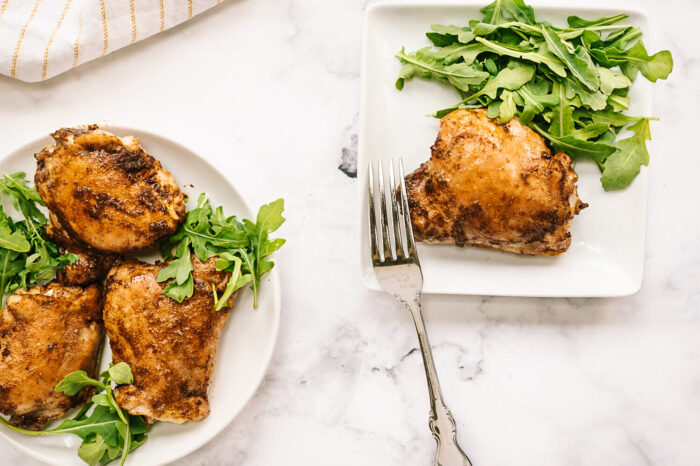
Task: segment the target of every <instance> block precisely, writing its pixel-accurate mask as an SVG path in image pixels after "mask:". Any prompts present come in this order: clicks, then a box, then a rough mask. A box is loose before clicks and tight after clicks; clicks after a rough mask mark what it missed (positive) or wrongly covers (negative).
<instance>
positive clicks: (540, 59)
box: [476, 37, 566, 77]
mask: <svg viewBox="0 0 700 466" xmlns="http://www.w3.org/2000/svg"><path fill="white" fill-rule="evenodd" d="M476 40H477V41H478V42H480V43H482V44H483V45H484V46H485V47H486V48H487V49H488V50H489V51H492V52H494V53H498V54H499V55H506V56H509V57H514V58H522V59H523V60H527V61H531V62H533V63H542V64H544V65H547V67H548V68H549V69H550V70H552V71H553V72H554V73H556V74H557V75H559V76H562V77H564V76H566V70H565V69H564V66H563V65H562V64H561V62H560V61H559V60H558V59H557V58H556V57H555V56H554V55H553V54H552V53H551V52H550V51H549V50H548V49H547V46H546V44H544V43H543V44H542V45H541V46H540V48H539V49H538V50H537V51H536V52H524V51H519V50H515V49H513V48H511V47H508V46H506V45H504V44H497V43H496V42H491V41H489V40H487V39H484V38H483V37H477V38H476Z"/></svg>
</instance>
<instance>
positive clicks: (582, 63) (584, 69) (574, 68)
mask: <svg viewBox="0 0 700 466" xmlns="http://www.w3.org/2000/svg"><path fill="white" fill-rule="evenodd" d="M542 35H543V36H544V39H545V41H547V47H549V50H550V51H551V52H552V53H553V54H554V55H555V56H556V57H557V58H559V59H560V60H561V61H562V62H563V63H564V64H565V65H566V66H567V67H568V68H569V70H570V71H571V74H573V75H574V76H575V77H576V78H577V79H578V80H579V81H580V82H581V84H583V85H584V86H586V87H587V88H588V89H589V90H591V91H596V90H598V88H599V86H600V79H599V78H598V76H597V75H596V72H595V69H593V68H592V67H591V63H590V62H589V61H587V60H586V59H585V58H584V57H586V56H587V55H588V53H587V52H586V51H585V50H584V49H583V48H581V49H579V51H578V52H576V53H572V52H571V51H570V50H569V49H568V48H567V47H566V44H565V43H564V41H563V40H562V39H561V38H560V37H559V36H558V35H557V34H556V33H555V32H554V30H553V29H552V27H551V26H548V25H546V24H543V25H542Z"/></svg>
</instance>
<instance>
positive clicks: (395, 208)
mask: <svg viewBox="0 0 700 466" xmlns="http://www.w3.org/2000/svg"><path fill="white" fill-rule="evenodd" d="M389 185H390V186H389V190H390V192H389V198H390V199H391V206H392V216H391V217H392V220H393V222H394V223H393V224H394V244H395V246H396V256H397V257H404V258H407V257H408V253H407V252H406V251H405V249H404V246H403V245H404V242H405V241H404V240H403V232H402V231H401V225H400V224H399V210H400V209H399V203H398V201H397V200H396V191H397V185H396V177H395V176H394V159H391V160H390V161H389Z"/></svg>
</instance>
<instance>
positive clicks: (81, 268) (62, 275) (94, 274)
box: [46, 213, 119, 286]
mask: <svg viewBox="0 0 700 466" xmlns="http://www.w3.org/2000/svg"><path fill="white" fill-rule="evenodd" d="M49 219H50V222H49V225H48V226H47V228H46V234H47V235H48V237H49V238H50V239H51V241H53V242H54V243H55V244H56V245H57V246H58V249H59V252H60V253H61V254H66V253H71V254H75V255H76V256H78V261H77V262H74V263H72V264H71V265H67V266H65V267H63V268H62V269H60V270H59V271H58V272H57V273H56V280H57V281H59V282H60V283H62V284H64V285H79V286H84V285H89V284H91V283H95V282H98V281H100V280H102V279H103V278H105V276H106V275H107V272H109V269H111V268H112V266H113V265H114V263H115V262H116V261H117V259H119V256H118V255H117V254H111V253H105V252H102V251H98V250H96V249H93V248H91V247H90V246H88V245H87V244H85V243H83V242H81V241H80V240H77V239H75V238H71V236H70V235H69V234H68V232H67V231H65V230H64V229H63V227H61V225H60V224H59V223H58V219H56V216H55V215H53V214H51V213H49Z"/></svg>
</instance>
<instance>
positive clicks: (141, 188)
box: [34, 125, 185, 253]
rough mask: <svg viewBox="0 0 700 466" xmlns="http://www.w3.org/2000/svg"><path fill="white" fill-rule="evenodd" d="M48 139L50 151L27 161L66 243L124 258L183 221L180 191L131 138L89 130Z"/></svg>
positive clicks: (64, 131) (65, 131)
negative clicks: (68, 240)
mask: <svg viewBox="0 0 700 466" xmlns="http://www.w3.org/2000/svg"><path fill="white" fill-rule="evenodd" d="M51 136H52V137H53V138H54V140H55V142H56V144H55V145H49V146H47V147H45V148H44V149H43V150H42V151H41V152H39V153H37V154H36V155H35V156H34V157H35V158H36V159H37V170H36V175H35V177H34V184H35V186H36V189H37V191H38V192H39V195H40V196H41V198H42V199H43V200H44V202H45V203H46V206H47V207H48V208H49V210H50V211H51V212H52V213H53V214H54V215H55V217H56V219H57V220H58V222H59V223H60V225H61V226H62V227H63V229H65V231H66V232H67V233H68V235H69V236H70V237H72V238H76V239H78V240H80V241H81V242H83V243H85V244H87V245H88V246H90V247H92V248H94V249H98V250H101V251H106V252H113V253H128V252H135V251H138V250H141V249H144V248H147V247H148V246H151V245H152V244H154V243H155V242H156V241H158V240H159V239H161V238H163V237H165V236H168V235H170V234H172V233H173V232H175V230H176V229H177V227H178V226H179V225H180V224H181V223H182V222H183V221H184V219H185V201H184V198H183V195H182V192H181V191H180V188H179V187H178V185H177V184H176V183H175V180H174V179H173V177H172V175H171V174H170V173H169V172H167V171H166V170H164V169H163V167H162V166H161V164H160V162H158V160H156V159H154V158H153V157H152V156H151V155H149V154H148V153H147V152H146V151H144V150H143V148H142V147H141V145H140V144H139V141H138V139H136V138H134V137H131V136H127V137H124V138H119V137H117V136H115V135H113V134H111V133H108V132H106V131H102V130H100V129H98V128H97V126H95V125H93V126H90V127H88V129H87V130H79V129H66V128H64V129H60V130H58V131H56V132H55V133H53V134H52V135H51Z"/></svg>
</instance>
